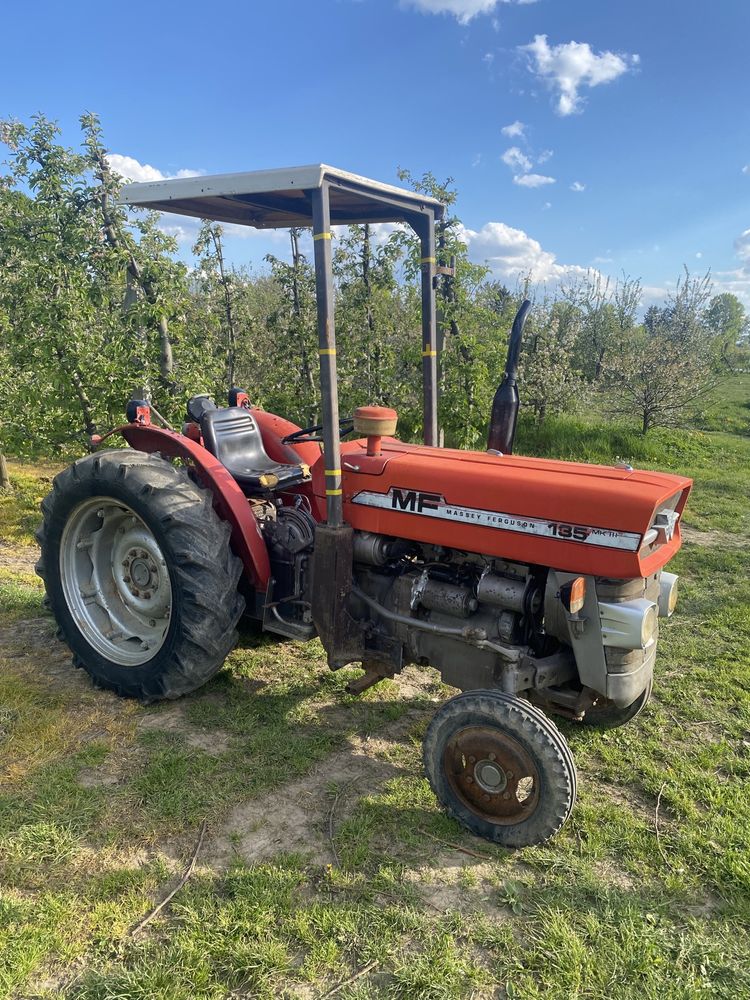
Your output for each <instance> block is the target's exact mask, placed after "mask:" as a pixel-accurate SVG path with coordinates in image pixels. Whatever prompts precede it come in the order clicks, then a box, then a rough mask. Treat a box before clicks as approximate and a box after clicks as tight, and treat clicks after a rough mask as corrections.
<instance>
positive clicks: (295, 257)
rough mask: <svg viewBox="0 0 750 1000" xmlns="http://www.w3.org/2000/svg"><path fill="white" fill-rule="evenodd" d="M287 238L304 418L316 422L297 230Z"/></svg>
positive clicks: (291, 230)
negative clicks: (303, 388) (305, 398)
mask: <svg viewBox="0 0 750 1000" xmlns="http://www.w3.org/2000/svg"><path fill="white" fill-rule="evenodd" d="M289 238H290V240H291V242H292V312H293V315H294V318H295V322H294V326H295V327H296V330H297V334H298V336H299V347H300V360H301V362H302V379H303V382H304V384H305V386H306V387H307V390H308V392H309V396H308V402H309V405H308V407H307V408H306V418H307V420H308V422H309V423H310V424H317V422H318V413H317V410H316V409H315V378H314V377H313V372H312V368H311V366H310V358H309V355H308V352H307V344H306V342H305V329H304V323H303V320H302V303H301V301H300V294H299V268H300V257H301V254H300V250H299V230H298V229H290V230H289Z"/></svg>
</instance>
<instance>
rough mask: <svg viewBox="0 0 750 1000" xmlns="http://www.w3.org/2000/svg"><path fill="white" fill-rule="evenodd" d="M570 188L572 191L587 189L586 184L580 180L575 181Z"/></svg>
mask: <svg viewBox="0 0 750 1000" xmlns="http://www.w3.org/2000/svg"><path fill="white" fill-rule="evenodd" d="M570 190H571V191H576V192H578V191H585V190H586V185H585V184H581V182H580V181H573V183H572V184H571V185H570Z"/></svg>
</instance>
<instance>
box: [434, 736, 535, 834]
mask: <svg viewBox="0 0 750 1000" xmlns="http://www.w3.org/2000/svg"><path fill="white" fill-rule="evenodd" d="M443 763H444V769H445V775H446V778H447V779H448V784H449V785H450V787H451V789H452V790H453V792H454V794H455V795H456V796H457V797H458V799H459V800H460V801H461V802H462V803H463V805H464V806H466V807H467V808H468V809H470V810H471V811H472V812H473V813H475V814H476V815H477V816H479V817H480V818H481V819H483V820H486V821H487V822H490V823H495V824H497V825H499V826H513V825H515V824H517V823H520V822H523V821H524V820H526V819H528V818H529V817H530V816H531V815H533V813H534V812H535V811H536V808H537V806H538V805H539V798H540V790H541V789H540V778H539V770H538V768H537V766H536V764H535V762H534V758H533V757H532V755H531V754H530V753H529V752H528V751H527V750H526V748H525V747H523V746H522V745H521V743H519V742H518V740H516V739H514V738H513V737H512V736H511V735H509V734H508V733H504V732H503V731H502V730H500V729H495V728H490V727H487V726H469V727H466V728H465V729H461V730H459V731H458V732H457V733H455V735H454V736H453V737H452V738H451V739H450V740H449V742H448V745H447V746H446V748H445V754H444V759H443Z"/></svg>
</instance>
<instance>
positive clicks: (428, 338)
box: [412, 212, 438, 447]
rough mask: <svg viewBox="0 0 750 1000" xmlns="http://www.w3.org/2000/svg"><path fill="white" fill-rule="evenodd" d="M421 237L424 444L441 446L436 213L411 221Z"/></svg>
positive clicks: (426, 213) (428, 213) (427, 213)
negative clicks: (436, 289)
mask: <svg viewBox="0 0 750 1000" xmlns="http://www.w3.org/2000/svg"><path fill="white" fill-rule="evenodd" d="M412 225H413V227H414V229H415V230H416V232H417V235H418V236H419V243H420V248H421V259H420V266H421V271H422V391H423V414H424V416H423V427H424V443H425V444H427V445H432V446H433V447H437V446H438V385H437V372H438V364H437V353H438V352H437V313H436V308H435V280H434V279H435V275H436V273H437V271H436V267H437V259H436V257H435V216H434V214H433V213H432V212H425V214H424V215H422V216H420V217H419V218H418V219H415V221H414V222H413V223H412Z"/></svg>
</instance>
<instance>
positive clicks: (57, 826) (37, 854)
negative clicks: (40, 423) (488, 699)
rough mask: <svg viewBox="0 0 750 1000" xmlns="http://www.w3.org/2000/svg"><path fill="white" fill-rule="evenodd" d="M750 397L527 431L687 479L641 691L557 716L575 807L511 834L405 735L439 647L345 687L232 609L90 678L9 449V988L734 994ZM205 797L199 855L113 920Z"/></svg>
mask: <svg viewBox="0 0 750 1000" xmlns="http://www.w3.org/2000/svg"><path fill="white" fill-rule="evenodd" d="M749 398H750V381H749V380H748V379H747V377H746V376H743V377H741V378H738V379H737V380H736V381H735V382H734V383H732V385H731V386H730V391H728V392H727V393H725V395H724V397H723V398H722V401H721V403H720V406H719V407H718V409H717V410H716V411H714V412H713V414H708V415H705V416H704V417H703V418H702V423H701V426H700V428H698V429H694V430H690V431H682V432H678V431H657V432H654V433H653V434H650V435H649V436H648V437H647V438H645V439H644V438H642V437H641V436H640V435H638V434H637V433H635V432H633V431H631V430H630V429H628V428H627V427H621V426H617V425H611V424H610V425H596V424H594V423H587V422H586V421H583V420H579V419H574V418H566V419H562V418H561V419H559V420H556V421H550V422H548V423H547V424H546V425H545V426H544V427H542V428H541V429H533V428H529V427H527V426H525V425H524V426H523V427H522V428H521V432H520V437H521V438H522V442H523V443H522V445H521V448H520V449H519V450H522V451H525V452H531V453H538V454H548V455H555V456H559V457H564V458H577V459H583V460H587V461H592V460H593V461H605V462H609V461H612V459H613V458H615V457H617V456H619V457H623V458H628V459H630V460H631V461H632V462H633V463H634V464H636V465H638V466H641V467H644V466H646V467H658V468H662V469H666V470H670V469H671V470H675V471H680V472H683V473H686V474H688V475H692V476H693V477H694V478H695V480H696V486H695V490H694V493H693V497H692V499H691V502H690V505H689V507H688V510H687V512H686V516H685V523H686V524H687V525H688V527H689V528H691V529H692V531H691V532H689V537H688V540H687V541H686V542H685V544H684V546H683V548H682V550H681V551H680V553H679V554H678V556H677V557H676V559H675V560H674V563H673V565H672V566H671V567H670V568H676V570H677V572H679V573H680V574H681V578H682V579H681V597H680V602H679V605H678V613H677V614H676V615H675V617H674V618H673V619H672V620H671V621H670V623H669V624H668V625H667V626H666V627H665V628H664V629H663V631H662V639H661V647H660V655H659V662H658V666H657V678H656V684H655V696H654V699H653V701H652V703H651V705H650V706H649V708H648V709H647V711H646V712H645V713H644V714H643V715H642V716H641V717H640V718H639V719H638V720H637V721H636V722H635V723H633V724H632V725H631V726H629V727H626V728H625V729H622V730H618V731H614V732H611V733H606V734H604V733H598V732H596V731H594V730H588V729H585V728H578V727H575V726H573V725H563V726H562V728H563V730H564V732H565V734H566V736H567V738H568V740H569V742H570V744H571V747H572V749H573V751H574V754H575V757H576V761H577V764H578V768H579V774H580V788H579V800H578V804H577V806H576V809H575V811H574V813H573V816H572V818H571V821H570V822H569V823H568V825H567V826H566V827H565V828H564V829H563V831H562V832H561V834H560V835H559V836H558V837H557V838H556V839H555V840H554V841H553V842H552V843H551V844H549V845H546V846H544V847H538V848H528V849H525V850H522V851H518V852H506V851H503V850H501V849H499V848H497V847H494V846H492V845H490V844H487V843H484V842H482V841H478V840H476V839H474V838H471V837H469V836H468V835H466V834H465V833H464V832H463V831H462V829H461V828H460V827H459V826H458V825H457V824H456V823H454V822H453V821H452V820H450V819H448V818H447V817H446V816H445V815H444V814H443V813H442V812H441V811H440V809H439V808H438V806H437V803H436V802H435V799H434V797H433V796H432V794H431V792H430V791H429V788H428V786H427V783H426V781H425V779H424V776H423V771H422V765H421V737H422V735H423V732H424V729H425V728H426V725H427V723H428V721H429V718H430V715H431V713H432V711H434V706H435V702H436V701H437V700H439V699H441V698H443V697H444V696H445V694H446V690H445V689H444V688H443V686H442V685H441V684H440V682H439V680H438V679H437V678H436V677H435V676H434V675H432V674H430V673H427V674H426V675H424V674H422V675H418V674H415V673H411V674H409V675H408V676H407V677H406V680H405V682H402V683H401V684H400V685H399V684H397V683H391V682H386V683H384V684H382V685H379V686H378V687H376V688H374V689H372V690H371V691H369V692H367V693H366V695H364V696H362V697H360V698H357V699H355V698H352V697H351V696H349V695H347V694H346V693H345V690H344V688H345V683H346V680H347V679H348V678H349V677H351V676H354V675H355V673H354V671H352V670H345V671H339V672H337V673H331V672H329V671H328V669H327V667H326V666H325V662H324V657H323V654H322V650H321V648H320V646H319V644H318V643H317V642H314V643H310V644H307V645H299V644H295V643H275V642H270V641H267V640H265V639H262V640H260V639H258V638H256V637H253V636H252V635H244V636H243V637H242V640H241V643H240V645H239V647H238V649H237V650H236V651H235V652H234V653H233V654H232V656H231V657H230V659H229V661H228V663H227V666H226V667H225V669H224V670H223V671H222V672H221V673H220V674H219V675H218V676H217V677H216V678H215V679H214V680H213V681H212V682H211V683H210V684H209V685H208V686H207V687H206V688H205V689H203V690H202V691H200V692H198V693H196V694H194V695H192V696H190V697H188V698H186V699H183V700H182V701H180V702H179V703H176V704H166V705H157V706H152V707H148V708H143V707H142V706H140V705H137V704H134V703H132V702H125V701H121V700H118V699H116V698H114V697H113V696H111V695H110V694H108V693H107V692H101V691H96V690H94V689H93V688H92V687H91V686H90V685H89V683H88V681H87V679H86V678H85V676H83V675H82V674H81V673H80V672H77V671H74V670H72V669H71V668H70V667H69V666H68V664H67V662H66V653H65V650H64V648H63V647H61V646H60V645H59V644H58V643H56V642H55V640H54V638H53V625H52V622H51V621H50V619H49V618H47V617H45V616H44V613H43V610H42V609H41V601H40V598H41V593H40V591H39V590H38V588H37V586H36V584H35V582H34V578H33V576H32V574H31V569H30V563H31V561H32V558H33V553H32V552H31V551H30V550H29V549H27V548H26V547H27V546H30V545H31V533H32V529H33V527H34V522H35V519H36V516H37V514H36V511H35V504H36V502H37V499H38V498H39V497H40V496H41V495H42V494H43V493H44V491H45V489H46V488H47V487H48V482H47V483H45V482H44V480H45V479H48V478H49V470H48V469H40V470H37V469H35V468H34V467H31V466H25V467H22V466H12V467H11V474H12V476H13V480H14V485H15V487H16V488H15V489H14V493H13V495H12V496H11V497H10V498H5V499H4V500H2V501H0V504H1V506H0V518H2V537H3V540H4V541H7V542H9V543H10V544H6V545H5V547H4V548H3V549H2V550H0V554H4V555H6V556H7V557H8V558H7V559H6V563H7V565H6V566H5V568H4V569H3V571H2V576H0V588H3V589H0V599H1V600H2V605H1V606H2V609H3V610H2V614H3V623H4V628H3V629H2V631H1V632H0V742H2V748H3V753H2V756H0V997H14V998H19V1000H20V998H22V997H23V998H32V997H33V998H59V1000H62V998H65V1000H114V998H118V1000H119V998H122V1000H136V998H139V1000H140V998H142V1000H146V998H148V1000H181V998H185V1000H188V998H190V1000H214V998H216V1000H219V998H222V1000H223V998H225V997H229V996H243V997H253V998H254V997H259V998H263V997H320V996H323V995H325V993H326V992H327V991H328V990H330V989H332V988H334V987H335V986H337V985H339V984H345V982H346V981H347V980H350V979H351V981H350V982H348V983H346V984H345V985H342V986H341V988H340V989H339V990H338V992H337V993H336V994H335V995H336V996H338V997H342V998H345V1000H347V998H348V1000H355V998H357V1000H364V998H404V1000H415V998H416V1000H421V998H425V1000H427V998H429V1000H432V998H447V1000H452V998H463V997H466V998H469V997H477V998H479V997H507V998H523V1000H532V998H540V1000H541V998H545V1000H548V998H560V1000H562V998H565V1000H568V998H586V1000H605V998H606V1000H628V998H636V997H638V998H653V1000H657V998H658V1000H662V998H667V1000H671V998H674V1000H677V998H680V1000H682V998H686V997H687V998H692V997H695V998H703V997H706V998H708V997H710V998H715V997H718V998H722V997H727V998H730V997H731V998H732V1000H734V998H739V997H743V996H750V930H749V928H750V843H749V840H748V833H747V831H748V830H749V829H750V796H749V795H748V781H749V779H750V688H749V687H748V683H747V678H748V660H749V659H750V580H749V578H748V574H747V555H746V553H747V546H748V544H750V510H749V507H750V504H749V503H748V496H750V434H748V423H749V421H748V413H749V411H748V409H747V405H746V404H747V401H748V399H749ZM24 554H25V555H26V556H28V559H27V563H24V561H23V557H24ZM6 588H7V589H6ZM6 595H9V596H8V597H6ZM420 677H421V680H420ZM657 800H658V801H659V822H658V837H657V833H656V829H657V827H656V804H657ZM204 818H205V819H206V820H207V823H208V833H207V838H206V844H205V847H204V851H203V853H202V855H201V858H200V859H199V863H198V867H197V870H196V872H195V874H194V875H193V877H192V878H191V879H190V880H189V881H188V883H187V884H186V885H185V886H184V888H183V889H182V890H181V891H180V892H179V893H178V894H177V896H176V897H175V898H174V900H173V901H172V903H171V904H170V905H169V906H168V907H167V908H165V910H164V911H163V912H162V913H161V914H160V916H159V917H158V918H157V919H155V920H154V921H153V922H152V923H151V924H149V925H148V927H147V928H145V929H144V930H143V931H142V932H139V933H137V934H135V935H133V934H132V933H131V931H132V928H133V926H134V925H135V924H136V923H137V921H138V920H139V919H140V918H141V917H142V916H143V915H144V914H145V913H147V912H148V911H149V910H150V909H151V907H152V906H153V905H154V904H155V902H157V901H158V900H160V899H162V898H163V897H164V895H165V894H166V892H167V891H168V890H169V888H170V887H172V886H174V885H175V884H176V878H177V877H178V875H179V872H180V871H181V869H182V867H183V865H184V864H185V862H186V861H187V860H188V859H189V857H190V856H191V854H192V851H193V849H194V845H195V842H196V837H197V833H198V829H199V827H200V824H201V822H202V821H203V819H204ZM329 829H330V831H331V833H332V837H331V839H330V840H329ZM268 830H270V831H271V832H272V834H273V836H271V835H268V836H266V832H265V831H268ZM264 837H265V838H266V839H265V840H264ZM274 838H275V839H274ZM456 845H458V847H460V848H462V849H463V850H457V849H456ZM466 852H470V853H466ZM337 858H338V862H339V863H338V864H337V863H336V859H337ZM363 970H365V971H364V972H363ZM358 973H362V974H361V975H357V974H358ZM353 977H356V978H353Z"/></svg>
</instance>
